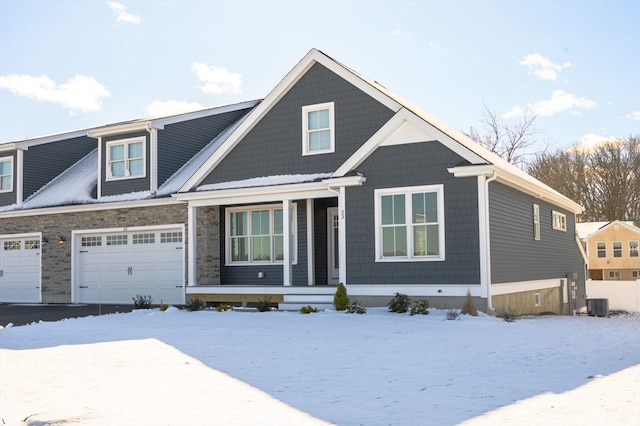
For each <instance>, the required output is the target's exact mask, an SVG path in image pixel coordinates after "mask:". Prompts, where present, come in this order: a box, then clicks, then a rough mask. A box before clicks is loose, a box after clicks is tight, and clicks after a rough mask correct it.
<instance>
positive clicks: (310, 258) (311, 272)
mask: <svg viewBox="0 0 640 426" xmlns="http://www.w3.org/2000/svg"><path fill="white" fill-rule="evenodd" d="M313 218H314V216H313V199H312V198H307V284H308V285H314V284H315V280H316V275H315V267H316V265H315V256H314V251H313V247H314V241H313Z"/></svg>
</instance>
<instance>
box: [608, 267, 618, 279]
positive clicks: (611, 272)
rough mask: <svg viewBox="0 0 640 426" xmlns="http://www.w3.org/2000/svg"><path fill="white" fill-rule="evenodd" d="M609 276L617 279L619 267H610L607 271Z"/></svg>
mask: <svg viewBox="0 0 640 426" xmlns="http://www.w3.org/2000/svg"><path fill="white" fill-rule="evenodd" d="M609 278H610V279H614V280H619V279H620V270H619V269H612V270H610V271H609Z"/></svg>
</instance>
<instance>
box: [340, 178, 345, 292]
mask: <svg viewBox="0 0 640 426" xmlns="http://www.w3.org/2000/svg"><path fill="white" fill-rule="evenodd" d="M346 223H347V210H346V205H345V188H344V186H341V187H340V192H339V193H338V256H339V262H340V270H339V272H338V280H339V282H341V283H343V284H344V285H347V227H346Z"/></svg>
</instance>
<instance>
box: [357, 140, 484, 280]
mask: <svg viewBox="0 0 640 426" xmlns="http://www.w3.org/2000/svg"><path fill="white" fill-rule="evenodd" d="M461 161H462V158H461V157H459V156H458V155H457V154H455V153H454V152H453V151H450V150H449V149H448V148H446V147H445V146H444V145H442V144H440V143H438V142H427V143H417V144H408V145H399V146H389V147H381V148H379V149H378V150H377V151H376V152H374V153H373V155H371V156H370V157H369V158H368V159H367V160H366V161H365V162H364V163H363V164H362V165H361V166H360V167H359V168H358V171H360V172H362V173H363V174H364V176H366V178H367V181H366V182H365V184H364V185H363V186H362V187H353V188H347V196H346V213H347V282H348V283H349V284H478V283H479V282H480V263H479V241H478V195H477V179H476V178H462V179H460V178H458V179H457V178H455V177H453V175H452V174H451V173H449V172H448V171H447V168H448V167H453V166H455V165H457V164H459V163H460V162H461ZM433 184H444V211H445V258H446V260H445V261H439V262H375V232H376V230H375V226H374V190H375V189H378V188H396V187H405V186H416V185H433Z"/></svg>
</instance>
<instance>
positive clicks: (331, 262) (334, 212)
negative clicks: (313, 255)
mask: <svg viewBox="0 0 640 426" xmlns="http://www.w3.org/2000/svg"><path fill="white" fill-rule="evenodd" d="M338 223H339V221H338V208H337V207H329V208H328V209H327V267H328V268H329V270H328V276H327V278H328V280H327V281H328V284H338V278H339V277H340V247H339V239H338Z"/></svg>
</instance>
